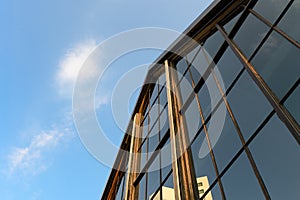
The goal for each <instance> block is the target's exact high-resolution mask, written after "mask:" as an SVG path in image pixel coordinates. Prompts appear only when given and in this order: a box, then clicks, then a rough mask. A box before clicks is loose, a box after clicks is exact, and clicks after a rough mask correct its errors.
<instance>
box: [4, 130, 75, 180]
mask: <svg viewBox="0 0 300 200" xmlns="http://www.w3.org/2000/svg"><path fill="white" fill-rule="evenodd" d="M71 135H72V131H70V129H68V128H65V129H64V130H55V129H53V130H49V131H41V132H40V133H38V134H37V135H35V136H34V137H33V138H32V139H31V141H30V142H29V145H27V146H25V147H22V148H20V147H14V148H12V151H11V152H10V154H9V155H8V171H7V174H8V175H13V174H15V173H18V174H19V173H20V174H22V175H36V174H39V173H41V172H43V171H45V170H46V169H47V167H48V164H49V163H47V158H46V157H45V154H47V153H48V152H51V151H53V150H54V149H55V148H56V147H57V145H59V144H60V143H61V142H62V141H63V140H64V139H66V138H69V136H71Z"/></svg>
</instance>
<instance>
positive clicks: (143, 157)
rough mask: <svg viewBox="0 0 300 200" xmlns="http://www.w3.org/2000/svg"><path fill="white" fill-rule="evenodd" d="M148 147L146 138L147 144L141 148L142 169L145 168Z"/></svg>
mask: <svg viewBox="0 0 300 200" xmlns="http://www.w3.org/2000/svg"><path fill="white" fill-rule="evenodd" d="M147 145H148V138H146V140H145V142H144V143H143V146H142V148H141V169H143V167H144V166H145V164H146V162H147V160H148V157H147V152H148V150H147Z"/></svg>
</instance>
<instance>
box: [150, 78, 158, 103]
mask: <svg viewBox="0 0 300 200" xmlns="http://www.w3.org/2000/svg"><path fill="white" fill-rule="evenodd" d="M157 95H158V83H155V87H154V89H153V92H152V94H151V97H150V106H152V105H153V104H155V102H156V103H157Z"/></svg>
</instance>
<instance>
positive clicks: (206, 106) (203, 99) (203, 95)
mask: <svg viewBox="0 0 300 200" xmlns="http://www.w3.org/2000/svg"><path fill="white" fill-rule="evenodd" d="M198 97H199V101H200V105H201V109H202V112H203V116H204V119H206V118H207V117H208V115H209V114H210V113H211V111H212V108H211V99H210V96H209V91H208V87H207V85H206V84H204V85H203V86H202V88H201V89H200V91H199V92H198Z"/></svg>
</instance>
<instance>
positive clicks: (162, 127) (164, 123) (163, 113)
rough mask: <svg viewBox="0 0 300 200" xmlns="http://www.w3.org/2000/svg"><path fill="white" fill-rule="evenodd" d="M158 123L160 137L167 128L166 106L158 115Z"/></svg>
mask: <svg viewBox="0 0 300 200" xmlns="http://www.w3.org/2000/svg"><path fill="white" fill-rule="evenodd" d="M159 125H160V139H162V138H163V137H164V136H165V134H166V133H167V131H168V129H169V119H168V107H165V109H163V110H162V111H161V114H160V117H159Z"/></svg>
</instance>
